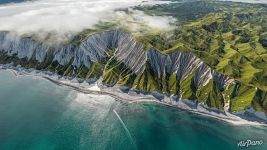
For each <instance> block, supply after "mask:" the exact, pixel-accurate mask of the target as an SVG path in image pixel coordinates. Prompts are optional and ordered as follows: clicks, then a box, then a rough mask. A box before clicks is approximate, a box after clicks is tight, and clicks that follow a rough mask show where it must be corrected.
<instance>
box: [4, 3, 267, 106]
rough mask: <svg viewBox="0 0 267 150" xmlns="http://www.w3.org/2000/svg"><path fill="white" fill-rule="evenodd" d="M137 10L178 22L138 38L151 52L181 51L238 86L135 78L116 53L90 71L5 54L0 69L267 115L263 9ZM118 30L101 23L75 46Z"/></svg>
mask: <svg viewBox="0 0 267 150" xmlns="http://www.w3.org/2000/svg"><path fill="white" fill-rule="evenodd" d="M136 9H142V10H144V11H145V12H146V13H148V14H156V15H166V14H168V15H171V16H173V17H176V18H178V20H179V23H178V24H177V26H176V29H175V30H174V31H171V32H168V33H161V34H154V33H153V34H146V35H142V36H140V37H136V38H137V41H139V42H142V43H143V44H144V45H145V47H146V49H149V48H151V47H154V48H156V49H157V50H158V51H161V53H165V54H168V53H170V52H173V51H176V50H180V51H185V52H192V53H194V54H195V55H196V56H198V57H199V58H201V59H202V60H203V61H205V62H206V63H207V64H208V65H209V66H210V67H212V68H214V69H216V70H217V71H219V72H221V73H223V74H225V75H227V76H230V77H232V78H234V79H236V81H237V83H236V84H235V85H231V86H230V87H228V88H226V89H220V88H219V86H218V85H216V82H214V81H213V80H210V82H209V83H207V84H206V85H203V86H201V87H199V88H196V87H194V85H193V84H192V83H193V77H194V71H193V72H192V73H191V74H189V75H188V76H187V78H186V79H184V80H180V79H178V78H177V77H176V75H175V74H172V75H166V76H162V77H160V78H158V77H155V75H154V72H153V70H152V68H151V66H150V64H149V63H147V64H146V70H145V72H144V73H142V74H138V75H136V74H133V73H132V72H131V71H130V70H129V69H128V68H127V67H126V66H125V65H124V64H123V63H122V62H119V61H117V60H115V59H114V58H113V57H112V53H113V51H112V50H111V51H110V52H111V55H110V56H109V58H107V60H106V61H105V62H99V63H97V64H93V65H92V67H91V68H90V69H88V68H86V67H85V66H81V67H80V68H74V67H72V65H71V64H72V62H70V63H69V65H67V66H60V65H59V64H58V63H57V62H52V60H51V58H50V57H49V54H48V55H47V56H46V59H45V62H43V63H41V64H40V63H37V61H36V60H34V59H32V60H30V61H28V60H26V59H17V58H16V56H11V57H7V56H6V55H3V54H1V55H0V63H9V62H12V61H13V62H15V64H20V65H22V66H24V67H29V68H31V67H33V68H37V69H40V70H50V71H54V72H57V73H58V74H61V75H66V76H71V77H80V78H84V79H90V78H96V79H97V78H100V77H103V82H104V83H106V84H107V85H111V86H112V85H114V84H121V85H127V86H129V87H133V88H136V89H138V90H140V91H143V92H151V91H158V92H161V93H165V94H174V95H181V96H182V98H183V99H190V100H194V101H197V102H203V103H206V104H207V105H209V106H210V107H215V108H219V109H223V106H224V104H225V103H227V102H230V109H231V111H238V110H243V109H245V108H246V107H247V106H249V105H251V104H252V106H253V107H254V108H256V109H258V110H265V111H266V110H267V92H266V91H267V63H266V61H267V53H266V52H267V51H266V47H264V46H266V45H265V39H266V40H267V29H266V28H267V24H266V20H267V18H266V16H267V11H266V8H264V7H263V6H260V5H253V6H251V5H246V4H233V3H230V4H229V3H221V2H190V3H181V4H180V3H179V4H172V5H171V6H169V5H158V6H153V7H146V8H136ZM188 12H189V13H188ZM114 28H116V26H115V25H114V24H109V23H100V24H99V25H98V26H97V29H96V30H86V31H84V32H82V33H80V34H79V35H77V36H76V37H74V38H73V40H72V41H70V43H72V44H74V45H78V44H79V43H80V42H81V41H83V40H84V39H86V37H88V36H90V35H92V34H94V33H97V32H101V31H105V30H112V29H114ZM66 44H68V43H66ZM51 53H52V52H51Z"/></svg>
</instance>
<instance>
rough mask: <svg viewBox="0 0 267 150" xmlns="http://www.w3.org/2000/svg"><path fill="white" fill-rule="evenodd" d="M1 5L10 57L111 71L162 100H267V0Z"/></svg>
mask: <svg viewBox="0 0 267 150" xmlns="http://www.w3.org/2000/svg"><path fill="white" fill-rule="evenodd" d="M55 10H56V11H55ZM0 14H1V15H0V22H5V23H4V24H0V30H1V32H0V63H1V64H9V63H13V64H14V65H20V66H22V67H25V68H35V69H37V70H43V71H51V72H54V73H57V74H59V75H62V76H66V77H69V78H79V79H81V80H84V81H87V82H90V83H91V82H94V81H96V80H98V79H102V80H103V83H104V84H105V85H107V86H114V85H121V86H124V87H127V89H128V90H129V89H135V90H137V91H140V92H143V93H158V95H160V96H159V97H158V98H159V100H162V99H161V97H162V96H164V95H165V96H172V97H173V100H174V101H178V100H180V99H188V100H191V101H194V102H196V103H203V104H206V105H208V106H209V107H211V108H217V109H220V110H226V111H228V110H229V111H232V112H236V111H242V110H246V109H247V108H250V107H253V108H254V109H255V110H257V111H261V112H266V110H267V96H266V95H267V82H266V81H267V80H266V79H267V74H266V72H267V70H266V68H267V63H266V61H267V51H266V50H267V44H266V43H267V22H266V21H267V9H266V6H264V5H263V4H253V5H252V4H246V3H233V2H219V1H190V2H181V1H178V2H177V1H172V2H169V1H164V2H158V1H148V2H142V1H135V0H131V1H127V2H125V1H122V0H100V1H85V0H79V1H75V2H74V1H72V0H68V1H61V0H59V1H50V0H40V1H34V2H25V3H20V4H12V5H8V6H0ZM29 22H32V23H31V24H29ZM228 105H229V108H228Z"/></svg>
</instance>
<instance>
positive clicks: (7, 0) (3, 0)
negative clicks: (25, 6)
mask: <svg viewBox="0 0 267 150" xmlns="http://www.w3.org/2000/svg"><path fill="white" fill-rule="evenodd" d="M24 1H27V0H0V4H7V3H19V2H24Z"/></svg>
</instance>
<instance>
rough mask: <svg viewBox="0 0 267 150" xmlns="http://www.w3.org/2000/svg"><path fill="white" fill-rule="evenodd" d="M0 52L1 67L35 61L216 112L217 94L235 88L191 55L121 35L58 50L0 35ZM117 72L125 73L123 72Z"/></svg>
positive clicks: (107, 35) (103, 36)
mask: <svg viewBox="0 0 267 150" xmlns="http://www.w3.org/2000/svg"><path fill="white" fill-rule="evenodd" d="M0 51H1V54H2V57H4V56H5V57H10V59H8V60H9V62H6V63H10V61H12V60H13V61H14V62H16V63H17V64H20V63H21V64H20V65H23V64H25V61H26V62H27V61H30V60H36V61H37V62H39V63H40V64H42V63H45V64H46V65H41V67H36V68H39V69H44V70H45V69H47V68H50V69H51V68H52V69H53V68H56V69H55V72H57V71H58V72H57V73H61V74H63V75H69V74H68V72H69V71H70V70H71V69H73V70H72V72H73V74H76V75H79V76H80V77H84V78H90V77H91V76H92V75H94V76H93V77H94V78H97V77H100V76H101V74H105V73H106V72H108V73H109V74H108V75H105V76H106V78H107V79H106V80H107V81H109V80H112V82H111V83H119V84H122V85H124V84H127V86H134V85H133V84H134V83H135V84H136V85H135V87H138V89H139V90H142V91H145V92H155V91H156V92H162V93H171V92H170V91H178V92H173V93H176V94H177V95H179V96H180V97H181V98H184V99H200V100H201V101H204V102H206V103H208V102H209V101H216V102H214V103H215V104H214V105H213V104H212V102H210V103H211V104H210V106H212V107H218V108H220V107H221V105H223V103H224V101H223V100H221V97H220V95H222V94H221V93H220V92H224V91H225V90H226V89H227V88H226V87H227V86H229V85H230V84H232V83H233V84H234V80H232V79H230V78H228V77H226V76H224V75H222V74H220V73H218V72H216V71H215V70H213V69H211V68H210V67H209V66H208V65H207V64H205V63H204V62H203V61H202V60H201V59H199V58H198V57H196V56H195V55H193V54H192V53H186V52H180V51H179V50H177V51H175V52H172V53H169V54H162V53H160V52H159V51H157V50H156V49H154V48H151V49H149V50H145V49H144V47H143V45H142V44H140V43H138V42H136V41H135V39H134V38H133V37H132V36H130V35H129V34H127V33H124V32H120V31H106V32H102V33H97V34H94V35H91V36H89V37H87V38H85V39H83V40H82V41H80V42H79V44H77V43H76V44H75V43H74V42H71V41H70V42H69V44H65V45H59V46H49V45H47V44H45V43H41V42H38V41H36V40H34V39H32V38H29V37H19V36H16V35H14V34H12V33H8V32H0ZM17 59H19V60H21V61H16V60H17ZM107 62H109V63H107ZM2 63H5V62H3V61H2ZM97 64H99V67H96V66H97ZM30 66H34V65H30ZM59 66H61V67H59ZM109 66H111V67H109ZM118 66H119V67H118ZM107 68H108V69H107ZM115 68H116V69H117V70H115ZM122 69H123V70H127V71H126V73H125V71H121V70H122ZM59 70H60V71H59ZM110 71H113V72H114V73H110ZM99 72H100V73H99ZM122 72H124V73H122ZM171 78H172V79H171ZM217 89H219V90H217ZM203 95H205V96H203ZM217 96H218V100H216V97H217ZM217 101H219V102H217ZM217 103H220V104H217Z"/></svg>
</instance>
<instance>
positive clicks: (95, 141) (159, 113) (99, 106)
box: [0, 0, 267, 150]
mask: <svg viewBox="0 0 267 150" xmlns="http://www.w3.org/2000/svg"><path fill="white" fill-rule="evenodd" d="M22 1H24V0H0V4H6V3H14V2H22ZM245 142H247V143H245ZM253 142H254V143H253ZM240 143H241V144H240ZM242 143H243V144H242ZM248 143H250V144H248ZM255 143H257V144H256V145H254V144H255ZM242 149H244V150H266V149H267V127H264V126H252V125H233V124H230V123H227V122H224V121H221V120H217V119H215V118H210V117H206V116H202V115H199V114H195V113H191V112H188V111H184V110H180V109H178V108H172V107H168V106H165V105H161V104H157V103H153V102H142V103H127V102H123V101H118V100H116V99H115V98H112V97H110V96H109V95H99V94H84V93H80V92H78V91H75V90H73V89H70V88H69V87H64V86H59V85H56V84H54V83H52V82H50V81H48V80H46V79H43V78H40V77H35V76H16V75H15V74H14V73H13V72H12V71H10V70H0V150H242Z"/></svg>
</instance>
